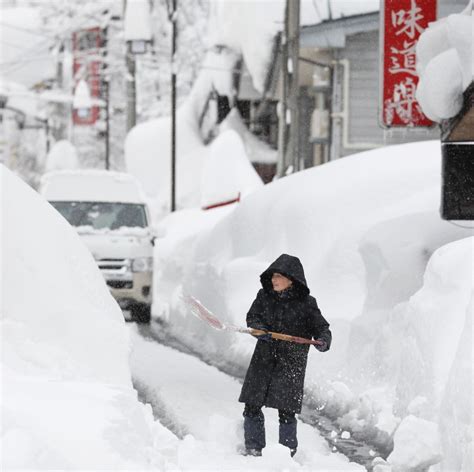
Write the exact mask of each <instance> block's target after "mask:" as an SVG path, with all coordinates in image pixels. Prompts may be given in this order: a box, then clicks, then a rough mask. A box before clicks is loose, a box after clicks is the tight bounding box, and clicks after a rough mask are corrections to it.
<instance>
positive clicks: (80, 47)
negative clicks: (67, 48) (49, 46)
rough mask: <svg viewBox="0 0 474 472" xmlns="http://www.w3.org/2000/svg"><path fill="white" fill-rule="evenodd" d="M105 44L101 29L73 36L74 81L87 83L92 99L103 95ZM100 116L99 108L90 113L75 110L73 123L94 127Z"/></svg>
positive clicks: (91, 110) (93, 29)
mask: <svg viewBox="0 0 474 472" xmlns="http://www.w3.org/2000/svg"><path fill="white" fill-rule="evenodd" d="M103 44H104V40H103V34H102V29H101V28H99V27H96V28H89V29H84V30H80V31H77V32H75V33H74V34H73V38H72V45H73V53H74V62H73V74H74V79H75V82H76V83H77V82H78V81H79V80H80V79H84V80H85V81H86V82H87V85H88V86H89V91H90V94H91V98H92V99H94V98H100V95H101V93H100V70H101V66H102V61H101V54H102V52H101V48H102V47H103ZM84 113H85V114H84ZM99 114H100V109H99V107H98V106H93V107H92V108H91V109H90V110H88V111H85V110H74V112H73V122H74V124H75V125H93V124H94V123H95V122H96V121H97V120H98V118H99Z"/></svg>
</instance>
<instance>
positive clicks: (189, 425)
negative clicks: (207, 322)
mask: <svg viewBox="0 0 474 472" xmlns="http://www.w3.org/2000/svg"><path fill="white" fill-rule="evenodd" d="M129 327H130V333H131V339H132V346H133V349H132V355H131V369H132V375H133V381H134V385H135V388H136V389H137V390H138V391H139V395H140V397H141V399H142V401H144V402H145V403H149V404H150V405H151V406H152V409H153V412H154V415H155V417H156V418H157V419H158V420H159V421H160V422H161V423H162V424H163V425H165V426H166V427H167V428H168V429H169V430H170V431H172V432H173V433H174V434H176V435H177V436H178V437H179V438H181V439H184V441H185V442H186V441H190V442H192V453H190V454H191V455H190V457H189V460H191V463H189V464H188V463H187V462H186V461H187V458H182V460H183V461H184V462H182V463H180V466H182V467H183V468H187V467H192V468H193V469H196V468H197V469H206V470H209V467H210V459H211V464H213V465H212V468H214V467H215V468H216V469H219V470H222V469H232V468H236V469H239V470H249V469H258V470H261V469H272V468H275V467H276V466H278V468H279V469H281V468H289V469H299V468H303V469H309V470H316V468H317V470H318V471H326V470H327V471H341V472H342V471H353V470H354V471H356V470H365V467H363V466H361V465H358V464H355V463H353V462H349V461H348V459H347V458H346V457H345V456H344V455H342V454H340V453H339V452H336V453H334V452H332V451H331V447H330V446H329V445H328V443H327V441H326V439H325V438H324V437H323V436H321V434H320V433H319V432H318V430H317V429H316V428H314V427H313V426H311V425H309V424H306V423H305V422H303V421H300V422H299V424H298V438H299V447H298V452H297V454H296V455H295V457H294V460H293V459H291V458H290V456H289V453H288V450H287V448H285V447H283V446H281V445H279V444H278V414H277V411H276V410H272V409H265V410H264V413H265V419H266V424H265V426H266V434H267V447H266V448H265V450H264V455H263V457H262V458H249V457H243V456H242V455H240V451H241V450H242V448H243V429H242V406H243V405H242V404H240V403H238V402H237V398H238V396H239V392H240V387H241V381H240V380H238V379H236V378H235V377H233V376H231V375H228V374H226V373H224V372H222V371H221V370H218V369H217V368H216V367H213V366H210V365H208V364H207V363H205V362H203V361H202V360H200V359H198V358H196V357H195V356H193V355H191V354H187V353H183V352H179V351H178V350H177V348H178V349H179V346H177V343H176V342H174V343H173V344H174V347H170V346H166V345H163V344H161V341H164V342H166V341H165V338H164V337H163V336H162V335H161V336H160V334H158V330H157V329H155V328H157V326H154V324H152V326H151V328H149V327H147V326H139V327H137V326H136V325H134V324H129ZM157 338H161V340H160V339H157ZM157 341H158V342H157ZM191 456H192V457H191ZM372 458H373V457H372Z"/></svg>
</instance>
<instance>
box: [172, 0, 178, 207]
mask: <svg viewBox="0 0 474 472" xmlns="http://www.w3.org/2000/svg"><path fill="white" fill-rule="evenodd" d="M176 3H177V0H173V6H172V11H171V22H172V36H171V38H172V39H171V211H172V212H173V211H175V210H176V60H175V59H176V58H175V56H176V40H177V27H176V26H177V25H176V23H177V11H176V10H177V5H176Z"/></svg>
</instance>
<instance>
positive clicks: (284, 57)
mask: <svg viewBox="0 0 474 472" xmlns="http://www.w3.org/2000/svg"><path fill="white" fill-rule="evenodd" d="M288 3H289V0H286V6H285V25H284V26H285V27H284V30H283V33H282V38H281V90H280V121H279V129H278V164H277V176H278V177H283V175H284V174H285V170H286V149H287V144H288V143H287V141H288V132H287V131H288V128H287V124H286V113H287V93H288V90H287V89H288Z"/></svg>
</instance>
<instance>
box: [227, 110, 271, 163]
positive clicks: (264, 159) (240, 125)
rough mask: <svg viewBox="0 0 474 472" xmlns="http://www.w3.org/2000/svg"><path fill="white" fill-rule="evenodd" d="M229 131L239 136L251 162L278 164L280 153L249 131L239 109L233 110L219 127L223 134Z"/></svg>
mask: <svg viewBox="0 0 474 472" xmlns="http://www.w3.org/2000/svg"><path fill="white" fill-rule="evenodd" d="M228 129H231V130H234V131H235V132H237V133H238V134H239V136H240V137H241V139H242V141H243V143H244V146H245V152H246V153H247V156H248V158H249V159H250V162H257V163H262V164H276V161H277V155H278V152H277V151H276V150H275V149H272V148H271V147H270V145H268V144H267V143H265V142H263V141H261V140H260V139H258V138H257V137H256V136H255V135H254V134H253V133H251V132H250V131H249V129H248V128H247V127H246V126H245V124H244V122H243V121H242V117H241V116H240V113H239V110H237V108H233V109H232V110H231V111H230V112H229V114H228V115H227V116H226V118H225V120H224V121H223V122H222V123H221V124H220V126H219V130H220V131H221V132H222V131H225V130H228Z"/></svg>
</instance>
